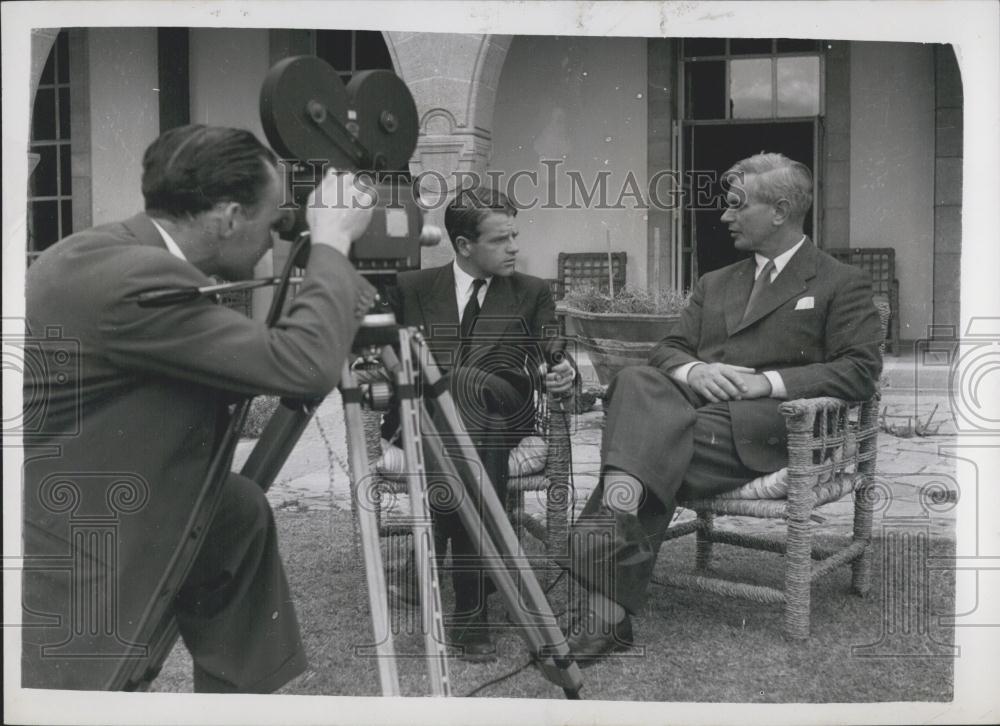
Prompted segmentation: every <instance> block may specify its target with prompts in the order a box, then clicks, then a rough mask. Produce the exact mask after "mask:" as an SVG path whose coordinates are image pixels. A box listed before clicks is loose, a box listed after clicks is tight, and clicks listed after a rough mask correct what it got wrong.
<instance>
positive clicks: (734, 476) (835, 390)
mask: <svg viewBox="0 0 1000 726" xmlns="http://www.w3.org/2000/svg"><path fill="white" fill-rule="evenodd" d="M754 271H755V261H754V258H752V257H751V258H750V259H746V260H743V261H741V262H737V263H735V264H732V265H729V266H728V267H724V268H722V269H720V270H715V271H713V272H709V273H707V274H706V275H704V276H703V277H702V278H701V279H700V280H699V281H698V284H697V285H696V286H695V289H694V291H693V294H692V297H691V303H690V305H689V306H688V307H687V308H686V309H685V310H684V312H683V313H682V315H681V319H680V322H679V324H678V325H677V328H676V329H675V330H674V332H673V333H672V334H671V335H668V336H667V337H666V338H664V339H663V341H661V342H660V344H659V345H658V346H657V347H656V348H655V349H654V351H653V353H652V354H651V356H650V359H649V364H648V365H647V366H637V367H634V368H628V369H625V370H624V371H622V372H621V373H620V374H619V375H618V376H617V377H616V378H615V380H614V381H612V384H611V387H610V389H609V399H610V405H609V408H608V414H607V420H606V425H605V430H604V442H603V451H602V457H601V460H602V463H603V466H605V467H609V466H610V467H613V468H615V469H620V470H622V471H626V472H628V473H629V474H632V475H633V476H635V477H637V478H638V479H639V480H640V481H642V483H643V484H644V485H645V486H646V487H647V488H648V490H650V491H651V492H652V493H653V494H655V496H654V497H647V498H646V501H645V502H644V503H643V506H642V508H641V509H640V512H639V515H640V516H639V520H640V523H641V524H642V528H643V530H644V534H643V533H639V532H634V533H633V534H634V535H635V536H633V537H631V539H632V542H631V544H629V543H626V542H620V543H619V545H620V547H619V551H618V552H617V555H616V556H617V558H618V562H619V563H621V562H625V561H629V560H631V561H632V562H641V564H639V565H637V566H633V567H627V566H619V567H618V568H617V572H616V574H615V583H614V584H613V586H614V587H615V588H616V591H615V592H614V593H611V594H612V596H613V597H614V599H615V600H617V601H618V602H619V603H621V604H622V605H624V606H625V607H626V608H627V609H628V610H630V611H632V612H635V611H636V610H638V609H639V608H640V607H641V604H642V600H643V597H644V593H645V588H646V585H647V583H648V577H649V572H650V571H651V569H652V563H653V559H654V558H655V555H656V552H657V550H658V549H659V545H660V542H661V541H662V534H663V530H664V529H665V527H666V526H667V525H668V524H669V521H670V516H671V514H672V513H673V510H674V497H675V495H676V494H677V492H678V490H679V489H680V488H681V487H682V485H683V487H684V490H685V491H684V493H686V494H691V495H695V496H711V495H715V494H718V493H721V492H723V491H727V490H730V489H734V488H736V487H738V486H741V485H742V484H744V483H746V482H747V481H749V480H751V479H753V478H755V477H756V476H759V475H760V474H761V473H765V472H773V471H777V470H779V469H781V468H782V467H784V466H786V464H787V461H788V453H787V437H786V433H785V422H784V417H783V416H782V415H781V414H780V412H779V411H778V406H779V404H780V403H781V401H779V400H778V399H775V398H758V399H753V400H745V401H726V402H720V403H709V402H708V401H706V400H705V399H703V398H701V396H699V395H698V394H697V393H695V391H694V390H693V389H692V388H690V387H689V386H687V385H686V384H683V383H678V382H676V381H674V380H673V379H672V378H671V377H670V376H669V372H670V371H671V370H673V369H674V368H676V367H677V366H680V365H683V364H685V363H689V362H692V361H702V362H706V363H713V362H723V363H730V364H733V365H741V366H749V367H751V368H754V369H755V370H756V371H758V372H763V371H769V370H773V371H777V372H778V373H779V374H780V375H781V378H782V381H783V382H784V384H785V388H786V389H787V392H788V398H789V399H796V398H806V397H814V396H835V397H838V398H843V399H847V400H852V401H859V400H867V399H868V398H870V397H871V396H872V395H873V394H874V392H875V386H876V382H877V381H878V377H879V373H880V371H881V366H882V361H881V357H880V355H879V347H878V346H879V340H880V338H881V337H882V334H881V328H880V325H879V318H878V313H877V311H876V309H875V306H874V304H873V302H872V290H871V284H870V282H869V279H868V276H867V275H866V274H865V273H864V272H863V271H861V270H860V269H858V268H856V267H852V266H849V265H845V264H842V263H840V262H838V261H837V260H835V259H833V258H832V257H830V256H829V255H827V254H826V253H824V252H821V251H819V250H817V249H816V246H815V245H814V244H813V243H812V241H811V240H808V239H807V240H806V241H805V242H804V243H803V245H802V247H801V248H800V249H799V250H798V252H796V253H795V255H794V256H793V257H792V258H791V259H790V260H789V261H788V264H787V265H786V266H785V267H784V269H783V270H782V271H781V273H780V274H779V275H778V276H777V277H776V278H775V279H774V281H773V282H772V283H771V285H770V286H769V287H768V288H766V289H765V291H764V293H763V295H762V297H761V298H760V300H759V301H758V304H757V305H755V312H754V314H752V315H750V316H747V317H746V319H744V312H745V310H746V305H747V299H748V298H749V296H750V290H751V288H752V287H753V282H754ZM599 504H600V491H597V492H595V495H594V497H593V498H592V499H591V501H589V502H588V504H587V506H586V507H585V511H586V512H587V515H588V516H589V515H590V514H593V513H595V512H596V511H598V509H599ZM623 529H627V527H623ZM643 537H645V538H646V540H647V542H646V545H642V544H640V543H639V542H638V540H641V539H642V538H643ZM626 539H628V537H626ZM636 546H639V547H640V548H641V549H646V550H647V554H651V557H646V558H643V557H641V556H638V555H637V552H636V551H635V549H634V548H635V547H636ZM647 546H648V548H647ZM649 550H651V553H650V552H649ZM577 569H579V567H578V568H577ZM578 576H580V578H581V579H584V580H591V581H592V582H591V584H592V585H594V586H595V587H597V588H598V589H602V590H605V591H606V588H608V587H611V586H612V583H610V582H608V581H607V580H604V581H603V582H593V580H594V579H596V578H607V577H608V575H607V573H598V574H597V575H589V576H588V575H584V574H581V573H579V572H578Z"/></svg>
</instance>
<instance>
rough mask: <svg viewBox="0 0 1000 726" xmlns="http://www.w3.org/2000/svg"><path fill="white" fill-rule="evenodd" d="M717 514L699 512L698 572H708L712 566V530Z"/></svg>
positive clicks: (696, 557) (696, 546)
mask: <svg viewBox="0 0 1000 726" xmlns="http://www.w3.org/2000/svg"><path fill="white" fill-rule="evenodd" d="M714 527H715V514H714V513H713V512H711V511H708V510H699V511H698V529H696V530H695V534H694V537H695V545H694V547H695V550H694V566H695V569H696V570H707V569H709V568H710V567H711V566H712V529H713V528H714Z"/></svg>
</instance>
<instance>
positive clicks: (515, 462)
mask: <svg viewBox="0 0 1000 726" xmlns="http://www.w3.org/2000/svg"><path fill="white" fill-rule="evenodd" d="M548 453H549V445H548V444H547V443H546V441H545V439H543V438H542V437H541V436H525V437H524V438H523V439H521V441H520V443H518V445H517V446H515V447H514V448H513V449H511V450H510V456H508V457H507V469H508V471H509V472H510V476H511V477H520V476H529V475H531V474H538V473H539V472H542V471H544V470H545V462H546V460H547V458H548ZM405 470H406V457H405V456H404V454H403V450H402V449H401V448H399V447H398V446H395V445H393V444H387V443H384V444H383V446H382V456H381V457H379V460H378V461H376V462H375V471H377V472H378V473H379V474H380V475H381V476H382V477H384V478H385V479H389V480H394V481H395V480H399V479H402V478H403V474H404V472H405Z"/></svg>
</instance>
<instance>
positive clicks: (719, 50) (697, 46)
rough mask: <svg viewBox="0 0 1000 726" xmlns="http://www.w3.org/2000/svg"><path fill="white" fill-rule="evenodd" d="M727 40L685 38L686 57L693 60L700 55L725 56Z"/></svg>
mask: <svg viewBox="0 0 1000 726" xmlns="http://www.w3.org/2000/svg"><path fill="white" fill-rule="evenodd" d="M725 54H726V39H725V38H685V39H684V57H685V58H693V57H695V56H700V55H725Z"/></svg>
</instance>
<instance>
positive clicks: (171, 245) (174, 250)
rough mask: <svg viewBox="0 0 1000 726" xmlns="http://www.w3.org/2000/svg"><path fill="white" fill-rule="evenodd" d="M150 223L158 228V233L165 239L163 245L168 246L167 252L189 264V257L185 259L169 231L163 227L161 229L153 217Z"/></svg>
mask: <svg viewBox="0 0 1000 726" xmlns="http://www.w3.org/2000/svg"><path fill="white" fill-rule="evenodd" d="M149 221H150V222H152V223H153V226H154V227H156V231H157V232H159V233H160V236H161V237H162V238H163V244H165V245H166V246H167V250H168V251H169V252H170V254H172V255H173V256H174V257H179V258H180V259H182V260H184V261H185V262H187V257H185V256H184V253H183V252H181V248H180V247H178V246H177V243H176V242H174V238H173V237H171V236H170V235H169V234H168V233H167V230H165V229H163V227H161V226H160V225H159V223H158V222H157V221H156V220H155V219H153V218H152V217H150V218H149Z"/></svg>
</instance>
